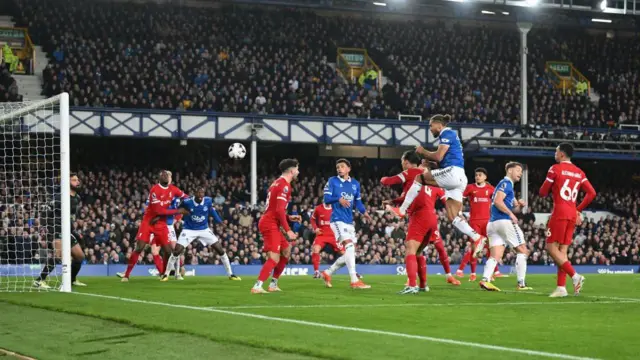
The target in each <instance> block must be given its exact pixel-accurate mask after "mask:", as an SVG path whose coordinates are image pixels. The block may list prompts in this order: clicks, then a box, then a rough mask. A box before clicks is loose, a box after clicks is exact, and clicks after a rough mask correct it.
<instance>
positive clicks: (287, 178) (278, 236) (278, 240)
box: [251, 159, 300, 294]
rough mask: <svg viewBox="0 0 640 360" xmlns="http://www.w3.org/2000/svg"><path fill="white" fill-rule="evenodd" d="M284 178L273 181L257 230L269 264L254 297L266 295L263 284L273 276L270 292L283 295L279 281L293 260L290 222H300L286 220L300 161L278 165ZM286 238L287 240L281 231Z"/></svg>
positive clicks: (263, 272)
mask: <svg viewBox="0 0 640 360" xmlns="http://www.w3.org/2000/svg"><path fill="white" fill-rule="evenodd" d="M279 168H280V171H281V172H282V176H280V177H279V178H278V179H276V181H274V182H273V183H272V184H271V186H270V187H269V193H268V194H267V201H266V203H267V207H266V208H265V210H264V214H263V215H262V217H261V218H260V222H259V223H258V230H260V234H261V235H262V239H263V241H264V247H263V249H262V250H263V251H264V252H266V253H267V261H266V262H265V263H264V265H262V270H260V275H259V276H258V281H256V283H255V285H254V286H253V288H252V289H251V293H252V294H266V293H267V292H266V291H265V290H264V289H263V288H262V284H263V283H264V282H265V281H266V280H267V278H268V277H269V275H270V274H271V272H272V271H273V276H272V277H271V284H269V292H275V291H281V290H280V288H279V287H278V279H279V278H280V275H281V274H282V272H283V271H284V268H285V266H287V262H288V261H289V257H290V256H291V247H290V246H289V241H294V240H295V239H296V237H297V236H296V233H294V232H293V231H291V228H290V227H289V221H292V222H299V221H300V216H299V215H289V216H287V206H288V205H289V201H290V200H291V191H292V190H291V182H292V181H293V180H295V179H296V178H297V177H298V174H299V172H300V171H299V170H298V160H296V159H284V160H282V161H281V162H280V165H279ZM280 229H282V230H284V232H285V233H286V235H287V238H288V241H287V238H285V236H284V234H283V233H282V232H281V230H280Z"/></svg>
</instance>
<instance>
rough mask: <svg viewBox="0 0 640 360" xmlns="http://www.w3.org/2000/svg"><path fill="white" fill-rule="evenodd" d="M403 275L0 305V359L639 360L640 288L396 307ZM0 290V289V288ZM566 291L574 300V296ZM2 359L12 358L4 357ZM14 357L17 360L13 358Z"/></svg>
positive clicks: (97, 293)
mask: <svg viewBox="0 0 640 360" xmlns="http://www.w3.org/2000/svg"><path fill="white" fill-rule="evenodd" d="M405 279H406V278H405V277H401V276H366V275H365V278H364V280H365V281H366V282H367V283H368V284H370V285H372V287H373V288H372V289H370V290H351V289H350V288H349V286H348V281H347V278H346V277H340V276H338V277H336V278H335V279H334V284H333V285H334V288H333V289H327V288H325V287H324V284H323V282H322V281H321V280H315V279H312V278H311V277H283V278H282V279H281V280H280V287H281V288H282V290H283V291H282V292H281V293H272V294H265V295H252V294H250V293H249V290H250V288H251V286H252V285H253V281H254V280H255V279H254V278H243V281H240V282H237V281H229V280H227V279H226V278H223V277H188V278H186V280H185V281H182V282H178V281H173V280H172V281H170V282H166V283H161V282H159V281H158V280H157V279H156V278H151V277H139V278H132V279H131V281H130V282H129V283H120V282H119V279H117V278H115V277H114V278H104V277H102V278H88V277H83V278H82V279H81V280H82V281H83V282H85V283H87V284H88V285H89V287H87V288H75V289H74V291H76V292H75V293H73V294H63V293H0V349H5V350H8V351H11V352H15V353H18V354H21V355H24V356H27V357H31V358H35V359H75V358H82V359H130V358H138V359H176V358H184V359H257V358H261V359H406V358H413V359H510V360H511V359H544V358H547V359H554V358H555V359H637V358H638V348H637V344H638V343H639V341H638V335H639V332H638V331H639V329H640V277H638V276H637V275H589V276H587V281H586V282H585V289H584V292H583V294H581V295H580V296H578V297H574V296H569V297H567V298H562V299H550V298H548V297H547V295H548V294H549V293H550V292H551V291H552V290H553V289H554V287H555V277H554V276H548V275H539V276H530V277H529V278H528V284H529V286H531V287H533V288H534V291H533V292H528V293H522V292H516V291H515V279H514V278H513V277H510V278H503V279H498V280H497V281H496V284H497V285H498V286H500V287H501V288H502V290H503V291H502V292H499V293H498V292H492V293H490V292H484V291H481V290H480V289H479V288H478V285H477V282H474V283H469V282H467V281H466V279H465V280H464V281H463V284H462V286H460V287H453V286H450V285H448V284H446V283H445V280H444V277H442V276H431V277H430V278H429V286H430V287H431V292H429V293H420V294H419V295H397V294H396V292H397V291H399V290H401V289H402V287H403V284H404V281H405ZM0 280H1V278H0ZM569 289H571V287H570V286H569ZM0 357H3V354H2V353H1V352H0ZM8 358H12V356H8Z"/></svg>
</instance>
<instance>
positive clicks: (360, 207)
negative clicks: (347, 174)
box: [354, 184, 367, 214]
mask: <svg viewBox="0 0 640 360" xmlns="http://www.w3.org/2000/svg"><path fill="white" fill-rule="evenodd" d="M354 195H355V200H356V201H355V203H356V209H358V211H359V212H360V213H361V214H364V213H366V212H367V209H366V208H365V207H364V204H363V203H362V196H361V195H360V184H358V187H357V188H356V193H355V194H354Z"/></svg>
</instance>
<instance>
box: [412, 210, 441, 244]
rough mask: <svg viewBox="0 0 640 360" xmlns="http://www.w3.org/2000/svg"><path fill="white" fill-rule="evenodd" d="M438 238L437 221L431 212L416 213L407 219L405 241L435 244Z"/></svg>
mask: <svg viewBox="0 0 640 360" xmlns="http://www.w3.org/2000/svg"><path fill="white" fill-rule="evenodd" d="M439 238H440V232H439V231H438V219H437V218H436V217H435V216H434V215H433V210H432V211H428V210H427V211H418V212H415V213H413V214H411V216H410V217H409V226H408V228H407V238H406V241H409V240H416V241H420V242H422V243H425V242H427V243H428V242H435V241H436V240H437V239H439Z"/></svg>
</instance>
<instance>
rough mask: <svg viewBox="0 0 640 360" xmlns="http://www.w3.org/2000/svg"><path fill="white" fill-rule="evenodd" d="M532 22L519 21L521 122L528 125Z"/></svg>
mask: <svg viewBox="0 0 640 360" xmlns="http://www.w3.org/2000/svg"><path fill="white" fill-rule="evenodd" d="M532 26H533V24H532V23H528V22H519V23H518V30H520V123H521V124H522V125H527V52H528V51H527V33H529V30H531V27H532Z"/></svg>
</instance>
